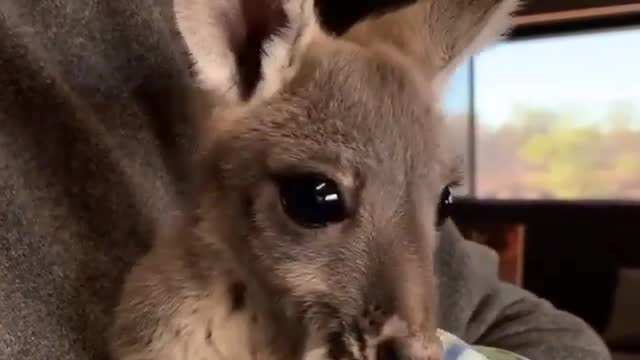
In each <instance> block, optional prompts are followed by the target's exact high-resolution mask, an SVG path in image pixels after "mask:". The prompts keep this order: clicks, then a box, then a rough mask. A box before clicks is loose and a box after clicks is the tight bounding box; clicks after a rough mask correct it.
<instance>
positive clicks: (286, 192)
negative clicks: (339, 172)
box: [277, 174, 346, 228]
mask: <svg viewBox="0 0 640 360" xmlns="http://www.w3.org/2000/svg"><path fill="white" fill-rule="evenodd" d="M277 185H278V189H279V191H280V202H281V203H282V207H283V209H284V212H285V213H286V214H287V216H289V217H290V218H291V219H292V220H293V221H295V222H296V223H297V224H299V225H300V226H303V227H307V228H319V227H325V226H328V225H330V224H332V223H338V222H341V221H343V220H344V219H345V218H346V206H345V203H344V199H343V196H342V194H341V192H340V189H339V187H338V184H336V183H335V181H333V180H331V179H328V178H326V177H323V176H321V175H315V174H307V175H289V176H284V177H281V178H279V179H278V181H277Z"/></svg>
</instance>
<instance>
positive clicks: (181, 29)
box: [0, 0, 610, 360]
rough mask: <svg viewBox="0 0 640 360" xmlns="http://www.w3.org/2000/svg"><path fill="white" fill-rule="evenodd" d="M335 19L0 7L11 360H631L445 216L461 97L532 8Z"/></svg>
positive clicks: (3, 240) (6, 322)
mask: <svg viewBox="0 0 640 360" xmlns="http://www.w3.org/2000/svg"><path fill="white" fill-rule="evenodd" d="M316 5H317V4H315V3H314V1H313V0H174V1H169V0H166V1H159V2H151V1H150V0H137V1H130V0H126V1H125V0H111V1H110V2H100V1H97V0H91V1H87V2H79V1H69V0H67V1H66V2H58V1H52V2H50V3H40V2H38V1H25V0H23V1H21V2H18V1H8V2H3V3H2V4H0V14H1V15H2V16H0V25H1V27H0V43H1V44H2V47H0V63H2V64H3V66H2V71H0V88H2V89H3V95H2V97H1V98H0V118H1V119H2V121H0V165H1V166H0V167H1V168H2V169H4V170H3V172H2V173H1V174H0V200H2V201H1V202H0V208H1V211H0V219H1V220H2V222H0V247H2V249H4V250H5V251H2V252H0V264H1V265H0V290H1V291H0V359H4V358H7V359H16V360H23V359H24V360H26V359H30V360H31V359H51V358H55V359H70V360H80V359H113V360H201V359H210V360H227V359H229V360H245V359H246V360H249V359H255V360H257V359H263V360H289V359H302V360H316V359H318V360H320V359H327V360H331V359H335V360H338V359H371V360H373V359H378V360H388V359H411V360H433V359H441V358H442V348H441V343H440V340H439V338H438V336H437V333H436V330H437V329H444V330H446V331H448V332H450V333H452V334H455V335H457V336H459V337H460V338H461V339H463V340H465V341H467V342H469V343H474V344H481V345H487V346H495V347H498V348H503V349H507V350H511V351H514V352H516V353H518V354H521V355H523V356H525V357H527V358H529V359H531V360H538V359H545V360H562V359H584V360H607V359H610V356H609V353H608V351H607V349H606V346H605V345H604V344H603V343H602V341H601V340H600V339H599V337H598V336H597V335H596V334H595V333H594V331H593V330H592V329H590V328H589V327H588V326H587V325H586V324H585V323H584V322H582V321H581V320H579V319H577V318H576V317H574V316H572V315H570V314H568V313H565V312H562V311H559V310H557V309H555V308H553V307H552V306H551V305H550V304H549V303H547V302H545V301H544V300H542V299H538V298H536V297H535V296H533V295H532V294H529V293H527V292H526V291H524V290H522V289H518V288H516V287H513V286H511V285H509V284H505V283H502V282H500V281H499V280H498V278H497V269H496V267H497V258H496V255H495V254H493V253H492V252H491V251H490V250H488V249H486V248H484V247H482V246H480V245H477V244H473V243H470V242H467V241H465V240H464V239H462V237H461V235H460V234H459V233H458V232H457V230H456V229H455V226H454V225H453V223H452V222H451V221H449V220H448V219H447V208H448V206H449V197H450V188H451V187H452V186H454V185H455V184H456V183H458V182H459V181H460V180H461V176H462V173H461V171H460V169H459V168H458V166H459V163H460V162H459V161H458V160H457V155H456V152H455V150H454V149H453V148H452V147H451V146H450V145H449V144H448V143H447V137H446V136H445V129H444V126H445V123H444V121H443V118H442V115H441V114H440V112H439V106H438V104H439V100H440V96H441V93H442V89H443V87H444V85H445V84H446V82H447V80H448V77H449V75H450V74H451V73H452V71H453V70H454V69H455V67H456V66H457V65H458V64H459V63H460V61H462V60H463V59H464V58H465V57H466V56H469V55H470V54H471V53H473V52H474V51H477V50H479V49H480V48H481V47H483V46H486V45H488V44H490V43H491V42H493V41H495V40H496V38H498V37H499V36H500V35H501V34H502V33H504V32H505V31H507V30H508V28H509V18H510V15H511V13H512V12H513V11H514V10H515V9H516V8H517V6H518V1H516V0H477V1H471V0H415V1H409V2H407V1H403V2H401V3H398V4H395V5H394V6H391V7H388V8H386V9H385V10H384V11H381V12H377V13H376V14H371V15H370V16H364V17H362V18H360V19H358V21H356V22H355V23H354V24H352V26H350V27H349V28H348V29H347V30H346V31H345V32H344V33H342V34H335V33H333V32H331V31H329V29H326V28H325V26H324V25H323V21H322V19H321V18H320V17H319V15H318V12H317V11H316ZM80 25H82V26H80ZM190 63H191V65H192V68H191V69H189V65H190ZM189 70H191V71H189Z"/></svg>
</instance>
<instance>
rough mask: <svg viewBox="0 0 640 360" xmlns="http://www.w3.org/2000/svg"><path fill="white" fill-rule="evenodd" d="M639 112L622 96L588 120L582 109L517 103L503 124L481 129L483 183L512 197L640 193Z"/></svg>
mask: <svg viewBox="0 0 640 360" xmlns="http://www.w3.org/2000/svg"><path fill="white" fill-rule="evenodd" d="M639 114H640V113H639V112H638V111H637V109H635V108H633V106H631V105H630V104H629V103H624V102H621V103H617V104H613V105H612V107H611V109H609V111H608V112H607V114H606V116H604V117H603V118H602V119H600V120H601V121H598V122H597V123H595V124H593V123H592V124H588V125H584V124H583V122H582V121H579V120H581V119H580V117H579V116H578V115H577V114H573V113H560V112H554V111H549V110H547V109H539V108H527V107H524V106H517V107H516V108H515V109H514V111H513V117H512V118H511V121H510V122H508V123H507V124H506V125H504V126H502V127H501V128H499V129H496V130H493V131H492V130H487V129H482V128H480V129H478V134H479V135H480V136H479V142H478V145H479V149H478V153H479V159H480V160H481V162H480V163H479V164H478V170H479V176H480V179H479V183H480V186H479V189H480V191H482V192H483V193H485V194H491V195H499V194H502V195H503V196H504V195H505V194H506V195H507V196H509V197H542V196H544V197H552V198H566V199H575V198H603V197H616V198H624V197H640V127H639V126H637V125H640V124H637V122H638V120H640V116H639ZM479 125H481V123H480V124H479Z"/></svg>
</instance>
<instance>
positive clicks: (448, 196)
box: [436, 185, 453, 227]
mask: <svg viewBox="0 0 640 360" xmlns="http://www.w3.org/2000/svg"><path fill="white" fill-rule="evenodd" d="M452 204H453V194H452V193H451V187H450V186H448V185H447V186H445V188H444V189H442V193H441V194H440V202H439V203H438V211H437V214H436V226H437V227H440V226H442V225H444V223H445V221H447V219H448V218H449V216H451V206H452Z"/></svg>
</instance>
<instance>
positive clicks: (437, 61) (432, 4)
mask: <svg viewBox="0 0 640 360" xmlns="http://www.w3.org/2000/svg"><path fill="white" fill-rule="evenodd" d="M519 4H520V1H519V0H417V1H416V2H415V3H413V4H412V5H407V6H405V7H403V8H400V9H399V10H396V11H392V12H388V13H386V14H384V15H382V16H377V17H370V18H368V19H365V20H363V21H361V22H360V23H357V24H356V25H355V26H353V27H352V28H351V29H350V30H349V31H348V32H347V33H346V35H345V37H346V38H347V39H349V40H352V41H355V42H356V43H359V44H361V45H363V46H368V47H385V48H387V49H389V48H391V49H394V50H395V51H397V52H398V53H400V54H401V55H404V56H405V57H406V58H408V59H409V60H410V62H411V63H412V65H413V67H414V68H415V69H417V70H418V73H421V74H422V75H423V76H424V77H425V79H426V80H427V81H428V82H429V83H430V84H431V86H432V88H433V89H434V91H435V92H436V94H437V95H439V94H440V93H441V92H442V90H443V88H444V85H445V84H446V82H447V80H448V78H449V76H450V75H451V74H452V73H453V71H454V70H455V68H456V66H457V65H458V64H459V63H460V62H462V61H463V60H464V59H465V57H466V56H468V55H470V54H471V53H473V52H475V51H477V50H479V49H480V48H481V47H483V46H485V45H487V44H488V43H491V42H493V41H495V40H497V38H498V37H499V36H500V35H501V34H504V33H505V32H506V31H507V30H508V29H509V26H510V20H511V14H512V13H513V12H514V11H515V10H517V9H518V6H519Z"/></svg>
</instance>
